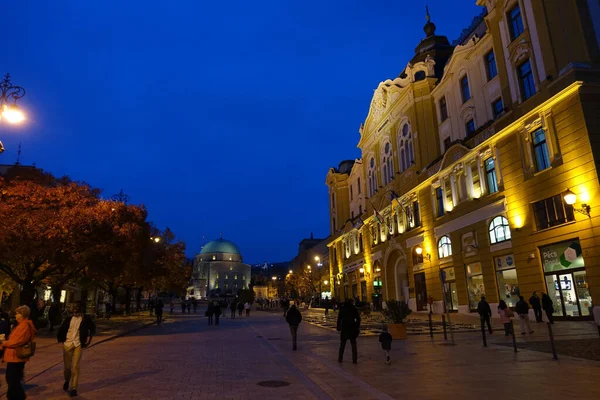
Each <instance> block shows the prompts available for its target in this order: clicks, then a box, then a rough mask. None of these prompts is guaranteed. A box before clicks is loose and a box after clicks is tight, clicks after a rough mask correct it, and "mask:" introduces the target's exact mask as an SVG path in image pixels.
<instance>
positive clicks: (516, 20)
mask: <svg viewBox="0 0 600 400" xmlns="http://www.w3.org/2000/svg"><path fill="white" fill-rule="evenodd" d="M515 10H516V11H518V14H514V12H515ZM513 14H514V15H513ZM506 22H507V23H508V32H509V34H510V39H511V40H510V41H511V42H513V41H515V40H516V39H517V38H518V37H519V36H521V34H522V33H523V32H525V25H524V24H523V14H522V13H521V6H520V4H519V3H518V2H517V4H516V5H515V6H514V7H513V8H511V9H510V10H509V11H508V13H506ZM515 24H516V25H517V26H516V27H517V29H518V31H517V30H515Z"/></svg>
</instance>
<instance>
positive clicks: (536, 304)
mask: <svg viewBox="0 0 600 400" xmlns="http://www.w3.org/2000/svg"><path fill="white" fill-rule="evenodd" d="M529 304H531V308H533V313H534V314H535V320H536V321H537V322H543V320H542V303H541V301H540V297H539V296H538V295H537V292H533V295H532V296H531V297H530V298H529Z"/></svg>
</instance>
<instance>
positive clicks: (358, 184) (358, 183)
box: [356, 176, 360, 194]
mask: <svg viewBox="0 0 600 400" xmlns="http://www.w3.org/2000/svg"><path fill="white" fill-rule="evenodd" d="M356 185H357V186H358V194H360V176H359V177H358V182H357V184H356Z"/></svg>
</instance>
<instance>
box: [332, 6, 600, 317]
mask: <svg viewBox="0 0 600 400" xmlns="http://www.w3.org/2000/svg"><path fill="white" fill-rule="evenodd" d="M477 5H479V6H481V7H482V13H481V15H479V16H478V17H476V18H475V19H474V21H473V24H472V25H471V26H470V27H469V28H468V29H467V30H465V31H464V32H463V34H462V35H461V37H460V38H459V39H458V40H457V41H456V42H455V43H452V44H451V43H450V42H449V41H448V39H447V38H446V37H445V36H438V35H437V34H436V28H435V25H434V24H433V23H432V22H431V21H430V20H429V15H427V23H426V25H425V28H424V31H425V38H424V39H422V40H421V42H420V43H419V44H418V46H417V47H416V49H415V55H414V57H413V58H412V60H410V62H409V63H408V65H407V67H406V68H405V69H404V70H403V71H402V72H401V74H400V75H399V76H398V77H397V78H394V79H388V80H386V81H384V82H381V83H380V84H379V86H378V87H377V89H376V91H375V93H374V95H373V98H372V101H371V105H370V109H369V112H368V116H367V118H366V120H365V122H364V123H363V124H362V125H361V127H360V135H361V138H360V141H359V143H358V147H359V148H360V150H361V153H362V157H361V159H358V160H354V161H343V162H342V163H341V164H340V166H339V168H332V169H330V170H329V172H328V174H327V178H326V184H327V185H328V187H329V193H330V215H331V218H330V224H331V238H332V240H331V242H330V243H329V251H330V261H331V263H330V265H331V268H330V269H331V282H333V283H334V294H335V296H336V298H338V299H345V298H348V297H354V298H358V299H359V300H362V301H365V302H374V303H376V304H378V303H379V302H380V301H381V300H382V299H392V298H395V299H402V300H406V301H408V302H409V305H410V306H411V308H412V309H413V310H416V311H425V310H427V309H428V305H427V303H428V298H431V299H432V301H433V303H432V308H433V311H434V312H441V311H443V310H444V307H446V309H447V310H448V311H456V312H461V313H469V312H474V311H475V309H476V307H477V303H478V302H479V300H480V297H481V295H483V294H485V295H486V296H487V298H488V301H489V302H490V303H491V305H492V307H495V304H494V303H496V304H497V303H498V302H499V301H500V300H504V301H506V302H507V303H508V304H509V305H511V306H514V304H515V302H516V301H517V300H518V296H519V295H522V296H524V297H525V299H529V297H530V296H531V295H532V293H533V292H534V291H537V292H538V294H541V292H542V291H543V292H546V293H548V294H549V296H550V297H551V299H552V300H553V302H554V309H555V313H554V315H555V316H556V317H563V318H574V319H584V318H588V319H589V318H591V316H592V312H593V307H594V305H593V300H592V299H596V302H598V301H600V266H599V265H598V264H599V262H600V237H598V233H599V232H600V230H599V229H598V228H597V227H596V228H594V227H595V226H597V225H598V222H599V215H600V210H599V209H598V206H599V205H600V193H599V185H598V162H599V160H596V159H597V158H599V159H600V139H598V135H599V134H598V131H596V129H598V128H600V126H599V125H600V119H599V118H598V116H597V115H598V114H597V113H598V112H599V111H600V106H599V104H598V102H599V100H598V99H599V98H600V97H599V95H600V90H599V89H600V87H599V86H598V84H599V83H600V79H599V78H600V75H599V71H600V70H599V68H598V67H599V66H600V63H599V61H600V51H599V47H598V44H599V43H600V5H599V4H598V1H595V0H589V1H581V2H574V1H573V2H571V1H564V2H563V1H554V0H495V1H494V0H487V1H486V0H477ZM593 132H596V133H593ZM567 194H569V195H571V194H574V195H575V196H576V197H575V199H573V196H567ZM573 202H574V203H573ZM569 203H571V204H569ZM588 214H589V215H588ZM596 307H598V306H596Z"/></svg>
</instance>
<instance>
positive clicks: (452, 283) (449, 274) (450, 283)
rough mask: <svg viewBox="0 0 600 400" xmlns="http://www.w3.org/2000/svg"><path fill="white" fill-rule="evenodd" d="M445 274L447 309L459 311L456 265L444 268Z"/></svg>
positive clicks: (448, 310)
mask: <svg viewBox="0 0 600 400" xmlns="http://www.w3.org/2000/svg"><path fill="white" fill-rule="evenodd" d="M442 271H444V274H445V281H446V286H445V290H444V291H445V292H446V293H445V295H446V311H447V312H452V311H458V290H457V288H456V275H455V274H454V267H450V268H444V269H443V270H442Z"/></svg>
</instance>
